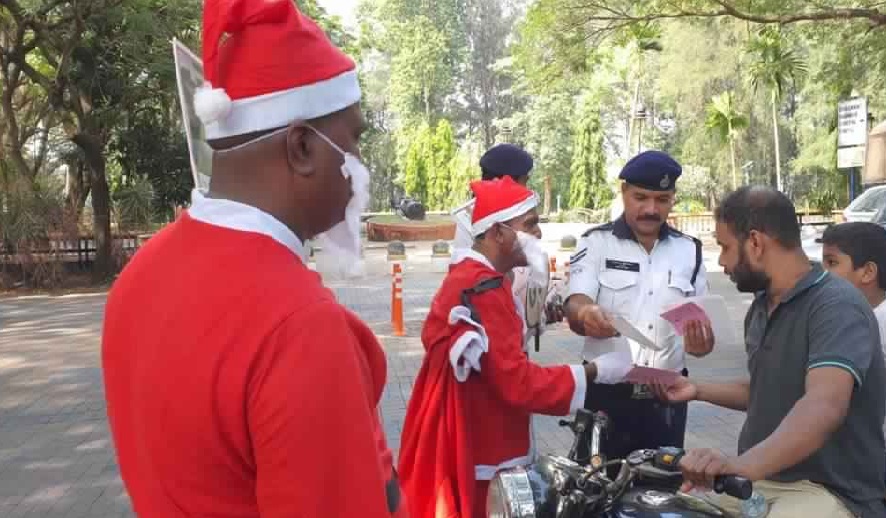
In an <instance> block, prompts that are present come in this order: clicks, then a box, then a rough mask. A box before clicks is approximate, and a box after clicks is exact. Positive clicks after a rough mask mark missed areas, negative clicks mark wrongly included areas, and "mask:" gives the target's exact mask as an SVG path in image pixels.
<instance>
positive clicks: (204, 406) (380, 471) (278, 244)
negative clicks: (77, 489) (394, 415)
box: [102, 197, 403, 518]
mask: <svg viewBox="0 0 886 518" xmlns="http://www.w3.org/2000/svg"><path fill="white" fill-rule="evenodd" d="M198 218H200V219H198ZM302 253H303V250H301V244H300V242H298V240H297V238H296V237H295V235H294V234H292V233H291V231H289V230H288V229H286V228H285V227H283V225H282V223H279V222H277V221H276V220H273V219H272V218H271V216H269V215H267V214H265V213H262V212H261V211H258V210H257V209H254V208H250V207H247V206H245V205H240V204H234V203H233V202H226V201H224V200H203V199H200V198H199V197H195V203H194V206H193V207H192V209H191V211H190V213H186V214H185V215H183V216H182V217H181V218H180V219H179V220H178V221H177V222H176V223H174V224H173V225H170V226H168V227H167V228H166V229H164V230H163V231H162V232H160V233H159V234H158V235H156V236H155V237H153V238H151V240H150V241H149V242H148V243H147V244H146V245H145V247H143V248H142V249H141V250H140V251H139V252H138V254H136V256H135V257H134V258H133V260H132V262H130V264H129V265H128V266H127V268H126V270H125V271H124V272H123V273H122V274H121V276H120V278H119V279H118V280H117V281H116V282H115V284H114V288H113V290H112V291H111V294H110V297H109V300H108V304H107V310H106V313H105V326H104V336H103V341H102V364H103V369H104V378H105V387H106V396H107V402H108V415H109V419H110V425H111V432H112V435H113V439H114V445H115V446H116V450H117V456H118V460H119V464H120V471H121V475H122V478H123V481H124V483H125V484H126V489H127V490H128V492H129V495H130V497H131V498H132V501H133V507H134V508H135V512H136V513H137V514H138V515H139V516H140V517H143V518H176V517H186V516H216V517H239V518H247V517H255V518H258V517H261V518H270V517H280V518H283V517H292V516H312V517H314V516H317V517H319V516H330V517H331V516H363V517H369V516H371V517H376V518H388V517H390V516H391V513H390V509H392V508H395V507H394V506H392V504H391V502H392V501H395V500H396V499H395V498H394V499H391V498H388V496H389V495H388V494H387V493H394V491H392V490H394V489H396V485H395V482H394V483H392V482H391V480H392V458H391V454H390V451H389V450H388V448H387V445H386V442H385V438H384V434H383V432H382V428H381V425H380V422H379V419H378V413H377V411H376V406H377V404H378V401H379V398H380V397H381V394H382V390H383V388H384V384H385V373H386V365H385V358H384V353H383V351H382V349H381V347H380V345H379V343H378V341H377V340H376V339H375V337H374V336H373V335H372V332H371V331H370V330H369V328H367V327H366V325H365V324H363V323H362V322H361V321H360V320H359V319H358V318H357V317H356V316H355V315H354V314H353V313H351V312H350V311H348V310H347V309H346V308H344V307H342V306H341V305H339V304H338V303H337V302H336V301H335V298H334V296H333V294H332V293H331V292H330V291H329V290H327V289H326V288H324V287H323V286H322V284H321V282H320V279H319V277H318V275H317V274H316V273H314V272H312V271H310V270H309V269H308V268H307V267H306V266H305V264H304V263H303V262H302V261H301V259H300V258H299V257H298V256H299V255H301V254H302ZM390 496H396V495H395V494H393V495H390ZM397 509H398V510H402V509H403V506H402V505H401V506H400V507H399V508H397Z"/></svg>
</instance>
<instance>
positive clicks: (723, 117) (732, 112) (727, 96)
mask: <svg viewBox="0 0 886 518" xmlns="http://www.w3.org/2000/svg"><path fill="white" fill-rule="evenodd" d="M707 112H708V118H707V121H706V125H707V127H708V129H709V130H711V131H712V132H714V133H716V134H717V135H718V136H719V137H720V139H722V141H723V142H728V143H729V154H730V157H731V158H732V189H733V190H735V189H736V188H738V180H737V177H738V171H737V169H736V166H735V140H736V138H737V137H738V131H739V130H742V129H744V128H747V127H748V118H747V117H746V116H744V115H742V114H741V113H739V112H738V110H737V109H736V107H735V98H734V97H733V95H732V92H731V91H728V92H723V93H721V94H720V95H715V96H714V97H713V98H712V99H711V102H710V103H708V107H707Z"/></svg>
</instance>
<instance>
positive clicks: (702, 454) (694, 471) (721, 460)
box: [680, 448, 747, 493]
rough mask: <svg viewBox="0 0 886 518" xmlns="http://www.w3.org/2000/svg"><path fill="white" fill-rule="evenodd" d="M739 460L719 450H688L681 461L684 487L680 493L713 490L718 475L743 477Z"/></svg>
mask: <svg viewBox="0 0 886 518" xmlns="http://www.w3.org/2000/svg"><path fill="white" fill-rule="evenodd" d="M737 461H738V459H737V458H735V457H727V456H726V455H723V453H722V452H720V451H719V450H712V449H710V448H701V449H697V450H688V451H686V455H684V456H683V458H682V459H680V470H681V471H682V472H683V485H682V486H681V487H680V491H682V492H684V493H686V492H688V491H692V489H693V488H705V489H713V487H714V477H716V476H717V475H741V476H745V477H746V476H747V475H746V474H745V473H742V470H741V469H740V468H739V467H738V462H737Z"/></svg>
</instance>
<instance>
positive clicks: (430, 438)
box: [399, 252, 586, 518]
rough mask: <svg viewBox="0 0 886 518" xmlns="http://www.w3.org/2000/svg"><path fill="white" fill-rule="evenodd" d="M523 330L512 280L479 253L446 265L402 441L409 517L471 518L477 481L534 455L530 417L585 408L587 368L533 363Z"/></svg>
mask: <svg viewBox="0 0 886 518" xmlns="http://www.w3.org/2000/svg"><path fill="white" fill-rule="evenodd" d="M472 291H473V292H475V293H473V294H472V293H471V292H472ZM472 310H473V311H472ZM522 330H523V322H522V320H521V318H520V316H519V315H518V314H517V311H516V308H515V305H514V298H513V295H512V293H511V285H510V281H508V280H507V279H506V278H504V277H503V276H502V275H501V274H499V273H498V272H496V271H495V270H494V269H493V268H492V267H491V265H489V263H488V261H487V260H486V259H485V258H484V257H483V256H481V255H479V254H477V253H476V252H473V253H472V254H470V255H469V256H468V257H466V258H465V260H463V261H462V262H460V263H458V264H456V265H453V266H452V267H451V269H450V272H449V275H448V276H447V277H446V279H445V280H444V281H443V284H442V286H441V287H440V290H439V291H438V292H437V294H436V296H435V297H434V300H433V302H432V305H431V310H430V314H429V315H428V318H427V321H426V322H425V325H424V329H423V331H422V343H423V345H424V346H425V350H426V355H425V358H424V360H423V363H422V367H421V370H420V371H419V374H418V378H417V380H416V382H415V386H414V388H413V392H412V397H411V399H410V402H409V407H408V409H407V412H406V420H405V423H404V427H403V434H402V437H401V449H400V461H399V472H400V477H401V483H402V487H403V491H404V495H405V497H406V501H407V502H408V503H409V505H410V514H411V515H412V516H413V518H448V517H453V518H454V517H465V518H467V517H469V516H470V515H471V510H472V508H473V506H474V500H475V498H480V497H485V495H477V494H475V493H476V488H475V486H476V482H477V481H478V480H480V481H485V480H491V479H492V478H493V476H494V475H495V473H496V472H497V471H499V470H501V469H504V468H507V467H512V466H518V465H523V464H528V463H530V462H531V461H532V458H533V456H534V448H533V444H532V433H531V428H530V427H531V414H533V413H539V414H548V415H567V414H569V413H571V412H574V411H575V410H576V409H577V408H580V407H581V406H582V405H583V404H584V396H585V389H586V382H585V373H584V369H583V368H582V367H581V366H575V367H568V366H557V367H541V366H539V365H536V364H534V363H532V362H531V361H530V360H529V358H528V356H527V354H526V352H525V350H524V347H523V345H524V342H523V336H522ZM474 518H481V517H474Z"/></svg>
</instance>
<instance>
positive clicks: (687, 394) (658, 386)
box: [650, 376, 698, 403]
mask: <svg viewBox="0 0 886 518" xmlns="http://www.w3.org/2000/svg"><path fill="white" fill-rule="evenodd" d="M650 388H651V389H652V393H653V394H655V397H657V398H658V399H660V400H662V401H664V402H665V403H685V402H687V401H695V400H696V399H698V386H696V385H695V383H692V382H691V381H689V378H686V377H684V376H680V377H679V378H678V379H677V381H675V382H674V383H670V384H662V383H654V384H652V385H650Z"/></svg>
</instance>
